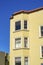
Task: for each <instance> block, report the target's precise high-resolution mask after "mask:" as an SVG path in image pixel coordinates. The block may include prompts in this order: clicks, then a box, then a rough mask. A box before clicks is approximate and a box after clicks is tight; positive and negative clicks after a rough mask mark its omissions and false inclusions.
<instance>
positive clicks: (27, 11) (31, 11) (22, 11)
mask: <svg viewBox="0 0 43 65" xmlns="http://www.w3.org/2000/svg"><path fill="white" fill-rule="evenodd" d="M39 10H43V7H40V8H36V9H33V10H20V11H18V12H15V13H13V14H12V16H11V17H10V19H13V16H15V15H18V14H21V13H26V14H29V13H33V12H36V11H39Z"/></svg>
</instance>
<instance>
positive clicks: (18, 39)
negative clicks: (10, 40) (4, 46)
mask: <svg viewBox="0 0 43 65" xmlns="http://www.w3.org/2000/svg"><path fill="white" fill-rule="evenodd" d="M15 48H21V38H17V39H15Z"/></svg>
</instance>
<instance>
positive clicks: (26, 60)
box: [24, 57, 28, 65]
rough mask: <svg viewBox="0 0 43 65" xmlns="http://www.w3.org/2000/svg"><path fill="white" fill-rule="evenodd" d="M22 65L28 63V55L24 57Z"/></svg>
mask: <svg viewBox="0 0 43 65" xmlns="http://www.w3.org/2000/svg"><path fill="white" fill-rule="evenodd" d="M24 65H28V57H25V58H24Z"/></svg>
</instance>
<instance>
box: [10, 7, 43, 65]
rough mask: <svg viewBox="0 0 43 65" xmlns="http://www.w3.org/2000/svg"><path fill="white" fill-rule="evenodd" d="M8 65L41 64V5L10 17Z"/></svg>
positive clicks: (42, 49)
mask: <svg viewBox="0 0 43 65" xmlns="http://www.w3.org/2000/svg"><path fill="white" fill-rule="evenodd" d="M10 65H43V7H41V8H38V9H35V10H31V11H25V10H22V11H19V12H16V13H14V14H13V15H12V16H11V17H10Z"/></svg>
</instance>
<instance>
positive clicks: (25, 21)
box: [24, 20, 27, 29]
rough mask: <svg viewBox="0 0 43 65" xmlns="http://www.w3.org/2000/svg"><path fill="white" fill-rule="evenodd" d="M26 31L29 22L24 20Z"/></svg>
mask: <svg viewBox="0 0 43 65" xmlns="http://www.w3.org/2000/svg"><path fill="white" fill-rule="evenodd" d="M24 29H27V20H24Z"/></svg>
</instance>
